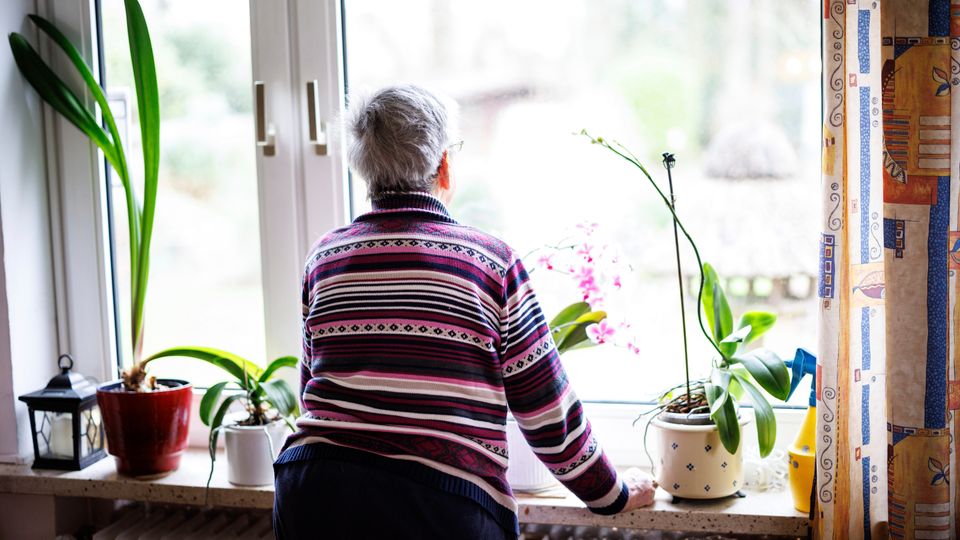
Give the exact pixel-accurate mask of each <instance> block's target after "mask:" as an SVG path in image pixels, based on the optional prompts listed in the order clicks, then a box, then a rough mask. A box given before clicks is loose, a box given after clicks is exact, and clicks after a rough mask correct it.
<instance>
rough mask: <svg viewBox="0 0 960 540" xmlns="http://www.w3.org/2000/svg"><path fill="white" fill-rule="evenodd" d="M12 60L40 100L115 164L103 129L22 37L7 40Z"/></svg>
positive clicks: (115, 155) (16, 35)
mask: <svg viewBox="0 0 960 540" xmlns="http://www.w3.org/2000/svg"><path fill="white" fill-rule="evenodd" d="M8 40H9V42H10V50H11V51H12V52H13V59H14V61H15V62H16V63H17V67H18V68H19V69H20V73H22V74H23V76H24V78H25V79H26V80H27V82H28V83H30V86H32V87H33V88H34V90H36V91H37V94H39V95H40V98H41V99H43V100H44V101H46V102H47V103H49V104H50V106H51V107H53V108H54V110H56V111H57V112H59V113H60V114H62V115H63V117H64V118H66V119H67V121H69V122H70V123H71V124H73V125H74V126H76V128H77V129H79V130H80V131H81V132H83V133H84V134H85V135H86V136H87V137H89V138H90V140H92V141H93V142H94V144H96V145H97V146H98V147H99V148H100V149H101V150H103V154H104V156H105V157H106V158H107V159H108V160H109V161H110V163H111V164H115V163H116V162H117V149H116V148H115V147H114V146H113V141H111V140H110V138H109V137H108V136H107V134H106V132H105V131H103V128H101V127H100V125H99V124H98V123H97V120H96V119H95V118H94V117H93V114H91V113H90V111H89V110H87V108H86V107H85V106H84V105H83V102H82V101H80V99H79V98H78V97H77V96H76V94H74V93H73V91H72V90H70V88H69V87H68V86H67V85H66V83H64V82H63V80H62V79H60V77H58V76H57V75H56V74H55V73H54V72H53V71H52V70H51V69H50V68H49V67H48V66H47V64H46V63H45V62H44V61H43V59H42V58H40V55H39V54H37V51H36V50H34V48H33V47H32V46H31V45H30V43H29V42H28V41H27V40H26V38H24V37H23V36H22V35H20V34H18V33H16V32H14V33H12V34H10V36H9V38H8Z"/></svg>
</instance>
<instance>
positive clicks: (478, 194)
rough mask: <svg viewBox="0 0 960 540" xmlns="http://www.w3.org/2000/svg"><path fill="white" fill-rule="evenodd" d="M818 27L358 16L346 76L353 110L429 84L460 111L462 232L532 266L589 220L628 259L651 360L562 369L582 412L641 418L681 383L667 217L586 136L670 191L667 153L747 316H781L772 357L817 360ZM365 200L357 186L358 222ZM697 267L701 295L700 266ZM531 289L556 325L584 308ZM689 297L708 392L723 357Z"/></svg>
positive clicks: (696, 8)
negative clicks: (799, 350)
mask: <svg viewBox="0 0 960 540" xmlns="http://www.w3.org/2000/svg"><path fill="white" fill-rule="evenodd" d="M818 15H819V7H818V3H817V2H816V1H814V0H803V1H800V2H769V1H765V0H747V1H744V2H724V1H721V0H711V1H708V2H693V1H688V0H687V1H685V0H659V1H654V0H650V1H644V2H636V1H632V0H619V1H609V2H603V3H596V2H590V1H588V0H566V1H563V2H556V1H551V0H537V1H529V2H519V3H518V2H506V1H505V0H500V1H491V2H482V3H468V2H446V1H443V0H411V1H408V2H390V1H387V0H379V1H372V0H371V1H365V2H349V3H347V4H346V7H345V14H344V17H345V23H344V24H345V35H346V38H347V39H346V60H347V64H346V72H347V76H348V78H347V79H348V81H349V84H350V89H351V91H353V90H360V89H375V88H377V87H380V86H383V85H387V84H392V83H396V82H401V81H402V82H416V83H418V84H423V85H426V86H429V87H432V88H435V89H438V90H440V91H442V92H445V93H447V94H448V95H450V96H451V97H453V98H454V99H456V100H457V101H458V102H459V103H460V105H461V107H462V111H461V113H462V114H461V116H462V118H461V128H462V138H463V139H464V141H465V145H464V148H463V151H462V152H460V153H459V154H458V155H456V156H455V161H453V163H452V166H453V167H454V170H455V174H456V175H457V177H458V181H459V186H460V188H459V193H458V195H457V197H456V199H455V201H454V204H453V208H452V212H453V213H454V215H455V217H457V218H458V219H460V221H462V222H465V223H468V224H471V225H475V226H477V227H480V228H482V229H485V230H487V231H489V232H491V233H494V234H496V235H498V236H500V237H502V238H504V239H505V240H507V241H508V242H509V243H510V244H511V245H513V246H514V248H516V249H517V250H518V251H519V252H520V253H526V252H529V251H531V250H533V249H535V248H537V247H540V246H542V245H545V244H552V243H555V242H558V241H559V240H561V239H562V238H563V237H564V236H565V235H566V234H567V233H568V232H569V231H570V229H571V227H572V226H573V225H574V224H575V223H577V222H580V221H587V222H598V223H600V225H601V230H602V231H605V233H606V234H607V235H608V236H609V237H610V238H611V239H612V240H613V241H615V242H616V243H617V244H619V245H620V247H621V249H622V250H623V252H624V253H625V255H626V257H627V258H628V259H629V260H631V261H632V262H633V266H634V272H632V273H631V274H629V276H627V277H626V278H625V283H624V294H623V295H621V298H620V299H619V301H616V302H611V303H610V304H609V311H610V312H611V313H616V314H620V315H623V316H625V317H626V318H628V319H629V320H630V321H631V322H632V323H633V325H634V327H635V328H636V329H638V331H639V335H640V337H641V341H640V349H641V352H640V356H639V357H635V356H633V355H631V354H630V353H628V352H626V351H624V350H611V349H609V348H599V349H591V350H584V351H576V352H572V353H570V354H569V355H568V356H565V358H564V363H565V365H566V366H567V369H568V371H569V373H570V377H571V379H572V380H573V383H574V386H575V387H576V389H577V392H578V394H579V395H580V397H581V398H584V399H588V400H614V401H643V400H649V399H651V398H653V397H655V395H656V394H657V393H658V392H659V391H661V390H663V389H664V387H666V386H668V385H670V384H673V383H676V382H678V381H681V380H682V378H683V361H682V357H683V349H682V340H681V334H680V320H679V319H680V313H679V306H678V304H677V301H676V300H677V287H676V279H677V278H676V274H675V272H676V270H675V266H674V255H673V239H672V231H671V222H670V219H669V214H668V213H667V212H666V211H665V209H664V208H662V205H661V204H660V203H659V202H658V201H657V200H656V199H655V194H654V193H653V191H652V190H651V189H650V187H649V186H648V185H645V181H644V180H642V178H641V176H640V175H639V172H638V171H635V170H632V169H630V168H629V167H628V166H626V165H625V164H624V162H621V161H619V160H618V159H616V158H615V157H613V156H612V155H610V154H608V153H605V152H604V151H602V150H601V149H599V148H598V147H595V146H591V145H590V144H588V142H587V141H586V140H585V139H584V138H582V137H577V136H573V135H572V133H575V132H579V131H580V130H581V129H582V128H587V129H589V130H590V131H591V132H592V133H594V134H596V135H603V136H605V137H608V138H616V139H618V140H619V141H621V142H622V143H624V144H625V145H627V146H628V147H629V148H631V149H632V150H633V151H634V152H635V153H636V154H637V155H638V156H640V158H641V159H642V160H643V161H644V162H645V163H646V165H647V167H648V169H649V170H650V171H651V173H652V174H653V175H654V177H655V178H656V179H658V180H659V181H661V185H665V183H666V176H665V173H664V170H663V167H662V166H661V164H660V157H659V156H660V153H661V152H663V151H671V152H674V153H675V154H676V155H677V158H678V165H677V167H676V169H675V171H674V177H675V178H674V179H675V185H676V189H677V199H678V202H677V208H678V212H679V214H680V216H681V219H683V220H684V221H685V223H686V225H687V227H688V229H689V230H690V231H691V233H692V234H693V235H694V238H695V239H698V241H699V245H700V248H701V250H702V254H703V257H704V260H706V261H709V262H711V263H712V264H713V265H714V266H715V267H716V268H717V269H718V272H719V273H720V274H721V276H724V277H725V278H729V282H728V283H727V291H728V294H729V295H731V296H732V303H733V307H734V310H735V312H737V313H739V312H742V311H743V310H744V309H746V308H753V309H770V310H772V311H775V312H777V313H778V314H779V316H780V319H779V322H778V324H777V326H776V327H775V328H774V329H773V330H772V331H771V332H770V334H768V337H767V338H765V343H764V345H765V346H767V347H770V348H773V349H774V350H776V351H778V352H779V353H780V354H781V355H783V356H791V357H792V354H793V350H794V349H795V348H796V347H798V346H803V347H807V348H811V349H814V347H815V345H816V318H817V315H816V313H817V307H816V306H817V303H816V294H815V291H814V285H815V275H816V273H817V260H816V253H817V245H816V241H817V237H816V234H815V231H816V230H817V224H818V219H819V211H818V209H819V198H818V189H817V187H818V185H819V178H820V173H819V159H820V157H819V156H820V145H819V138H820V127H819V121H818V119H819V107H820V89H819V82H820V34H819V19H818ZM358 182H359V180H358ZM364 192H365V189H364V186H363V184H362V182H361V183H359V184H358V185H355V186H354V187H353V193H354V196H355V201H354V207H355V208H357V209H360V210H361V211H362V209H363V208H365V207H366V206H365V201H364V200H363V199H364ZM681 249H683V250H684V251H685V252H686V253H689V250H688V249H687V248H686V246H684V245H683V244H681ZM528 262H529V263H530V264H529V265H530V266H533V265H534V264H533V261H532V260H531V261H528ZM683 264H684V269H685V271H686V274H687V276H686V279H687V280H688V282H691V283H692V282H693V280H694V272H695V269H696V263H695V262H694V261H693V260H692V257H686V258H685V259H684V263H683ZM534 280H535V284H536V285H537V287H538V291H539V297H540V300H541V303H542V304H543V306H544V308H545V311H546V312H547V313H548V315H550V314H552V313H555V312H556V311H557V310H558V309H560V308H561V307H562V306H564V305H566V304H567V303H569V302H572V301H575V300H576V299H577V295H578V293H577V291H576V289H575V288H574V286H573V284H572V283H571V282H570V280H569V279H567V278H566V277H565V276H560V275H554V274H551V273H549V272H546V271H544V270H542V269H538V270H535V271H534ZM694 288H695V287H694ZM691 292H692V291H691V289H689V288H688V290H687V314H688V321H687V326H688V328H689V329H690V330H689V335H690V345H691V347H690V358H691V364H692V365H691V369H692V371H693V373H694V374H701V375H702V374H706V370H707V368H708V366H709V358H710V356H711V355H710V349H709V346H708V345H707V343H706V342H705V340H704V339H703V338H702V336H700V335H699V333H698V331H697V330H696V328H697V327H696V319H695V317H696V311H695V309H696V308H695V298H696V297H695V294H691ZM806 399H807V398H806V393H805V392H798V396H796V398H795V401H796V403H798V404H803V403H805V400H806Z"/></svg>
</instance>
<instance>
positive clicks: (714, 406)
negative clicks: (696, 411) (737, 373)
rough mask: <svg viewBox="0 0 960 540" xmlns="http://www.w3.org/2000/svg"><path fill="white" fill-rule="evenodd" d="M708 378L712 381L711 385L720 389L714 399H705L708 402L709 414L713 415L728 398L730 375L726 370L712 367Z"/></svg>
mask: <svg viewBox="0 0 960 540" xmlns="http://www.w3.org/2000/svg"><path fill="white" fill-rule="evenodd" d="M710 379H711V381H712V386H714V387H715V388H719V389H720V394H719V395H718V396H717V397H716V398H715V399H713V400H712V401H710V400H709V399H708V400H707V401H708V403H710V416H713V415H715V414H717V411H719V410H720V409H721V408H722V407H723V406H724V405H726V404H727V401H728V400H729V399H730V392H729V388H730V380H731V376H730V372H729V371H727V370H723V369H714V370H713V372H712V373H711V377H710Z"/></svg>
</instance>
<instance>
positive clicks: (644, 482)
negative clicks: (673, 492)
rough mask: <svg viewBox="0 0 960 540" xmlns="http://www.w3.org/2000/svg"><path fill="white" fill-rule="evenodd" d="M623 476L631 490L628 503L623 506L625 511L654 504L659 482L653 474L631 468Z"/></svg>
mask: <svg viewBox="0 0 960 540" xmlns="http://www.w3.org/2000/svg"><path fill="white" fill-rule="evenodd" d="M622 478H623V481H624V483H625V484H627V489H628V490H629V491H628V498H627V504H626V505H625V506H624V507H623V511H624V512H630V511H631V510H636V509H637V508H643V507H644V506H650V505H651V504H653V495H654V494H655V493H656V492H657V482H656V481H655V480H654V479H653V477H652V476H650V475H649V474H647V473H645V472H643V471H641V470H640V469H637V468H631V469H627V471H626V472H624V473H623V475H622Z"/></svg>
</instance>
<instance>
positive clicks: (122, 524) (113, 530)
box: [93, 506, 274, 540]
mask: <svg viewBox="0 0 960 540" xmlns="http://www.w3.org/2000/svg"><path fill="white" fill-rule="evenodd" d="M201 539H202V540H227V539H229V540H273V539H274V536H273V525H272V523H271V521H270V514H269V513H268V512H263V511H252V512H251V511H238V510H219V509H214V510H197V509H191V508H185V507H156V506H135V507H128V508H126V509H125V510H123V511H121V512H120V513H119V514H118V515H117V517H116V519H115V520H114V521H113V523H111V524H110V525H108V526H106V527H104V528H103V529H101V530H99V531H97V532H96V533H94V534H93V540H201Z"/></svg>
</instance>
